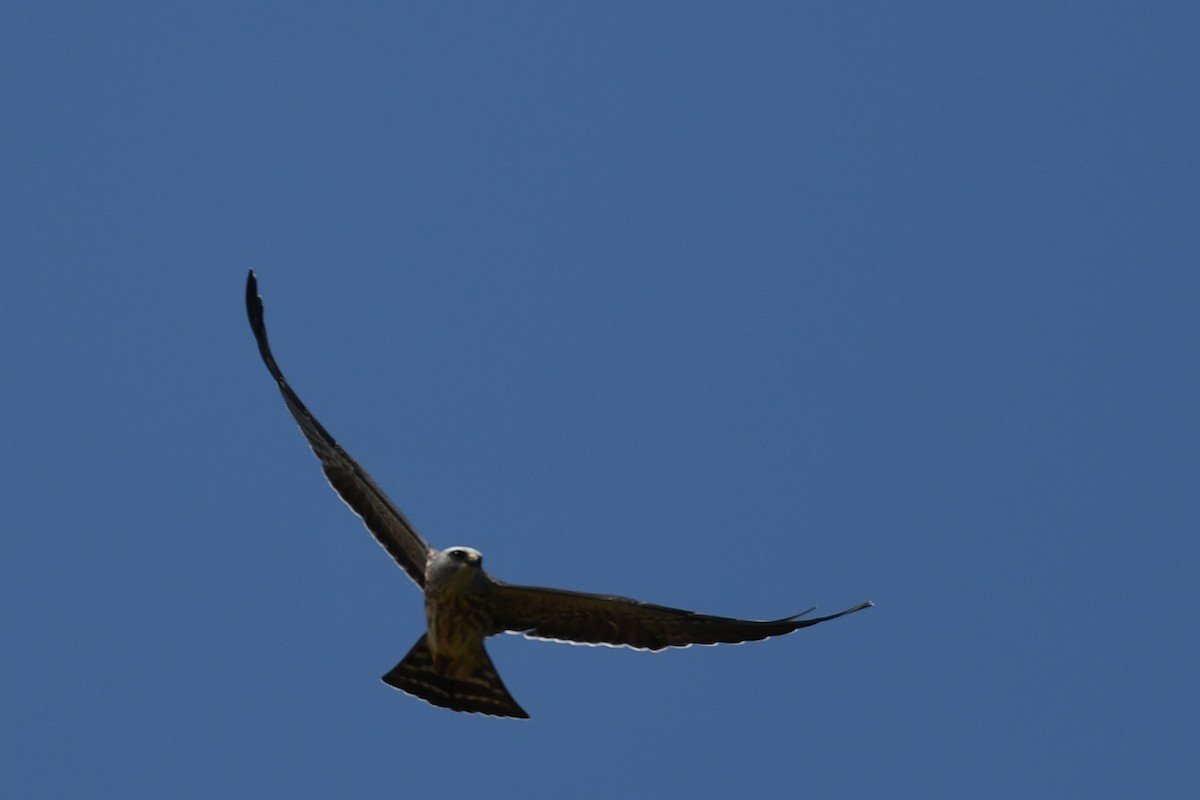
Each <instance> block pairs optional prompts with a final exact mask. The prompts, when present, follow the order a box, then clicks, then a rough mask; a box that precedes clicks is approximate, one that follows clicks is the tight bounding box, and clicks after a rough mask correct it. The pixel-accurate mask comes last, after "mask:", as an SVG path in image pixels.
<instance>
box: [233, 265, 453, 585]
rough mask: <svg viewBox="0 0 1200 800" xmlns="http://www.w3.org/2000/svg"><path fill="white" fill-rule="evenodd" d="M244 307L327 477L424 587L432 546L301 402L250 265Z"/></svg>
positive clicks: (264, 357)
mask: <svg viewBox="0 0 1200 800" xmlns="http://www.w3.org/2000/svg"><path fill="white" fill-rule="evenodd" d="M246 313H247V315H249V317H250V330H252V331H254V338H255V339H256V340H257V341H258V352H259V353H260V354H261V355H262V360H263V363H264V364H266V365H267V369H268V370H269V371H270V373H271V377H273V378H274V379H275V383H277V384H278V385H279V391H280V393H281V394H283V400H284V402H286V403H287V407H288V411H291V412H292V416H293V417H295V418H296V422H297V423H299V424H300V430H301V432H302V433H303V434H304V438H306V439H308V443H309V445H311V446H312V450H313V452H314V453H315V454H316V456H317V458H319V459H320V460H321V468H322V469H323V470H324V472H325V477H326V478H327V479H328V480H329V485H330V486H332V487H333V490H334V491H335V492H337V493H338V496H339V497H341V498H342V500H343V501H345V503H346V505H348V506H350V510H351V511H353V512H354V513H355V514H357V515H358V516H360V517H362V521H363V523H364V524H365V525H366V526H367V530H369V531H370V532H371V534H372V535H373V536H374V537H375V538H376V540H378V542H379V543H380V544H381V545H383V548H384V549H385V550H387V551H388V553H389V554H390V555H391V556H392V558H394V559H395V560H396V563H398V564H399V565H400V566H401V567H403V568H404V571H405V572H407V573H408V576H409V577H410V578H412V579H413V580H414V581H416V583H417V585H418V586H420V587H421V588H424V587H425V562H426V560H427V559H428V558H429V553H430V552H431V550H432V548H430V546H429V543H428V542H426V541H425V540H424V539H422V538H421V535H420V534H419V533H417V531H416V529H415V528H414V527H413V526H412V523H410V522H409V521H408V519H406V518H405V516H404V514H402V513H401V512H400V509H398V508H396V506H395V504H394V503H392V501H391V500H389V499H388V496H387V495H386V494H384V493H383V490H382V489H380V488H379V487H378V486H376V485H375V481H373V480H371V476H370V475H368V474H367V471H366V470H364V469H363V468H362V467H360V466H359V465H358V462H357V461H355V460H354V459H353V458H352V457H351V456H350V454H349V453H347V452H346V451H345V450H343V449H342V447H341V445H339V444H338V443H337V442H336V441H335V440H334V438H333V437H332V436H330V435H329V431H327V430H325V427H324V426H323V425H321V423H320V422H317V418H316V417H314V416H313V415H312V414H311V413H310V412H309V410H308V409H307V408H305V407H304V403H302V402H300V398H299V397H298V396H297V395H296V393H295V392H294V391H292V387H291V386H289V385H288V382H287V379H286V378H284V377H283V372H281V371H280V369H279V365H278V364H276V363H275V356H273V355H272V354H271V345H270V344H268V343H267V326H266V324H265V323H264V322H263V303H262V298H261V297H259V296H258V281H257V279H256V278H255V277H254V270H251V271H250V275H249V276H248V277H247V278H246Z"/></svg>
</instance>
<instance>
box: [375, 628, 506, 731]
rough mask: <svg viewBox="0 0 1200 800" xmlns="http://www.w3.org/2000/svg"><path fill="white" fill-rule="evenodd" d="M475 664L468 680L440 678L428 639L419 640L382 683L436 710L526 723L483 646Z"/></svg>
mask: <svg viewBox="0 0 1200 800" xmlns="http://www.w3.org/2000/svg"><path fill="white" fill-rule="evenodd" d="M476 662H477V663H476V665H475V669H474V671H473V672H472V673H471V675H470V676H469V677H467V678H464V679H458V678H451V677H448V676H446V675H443V674H442V673H440V672H438V671H437V669H436V668H435V667H434V665H433V654H432V653H431V652H430V651H429V642H428V641H427V636H422V637H421V638H420V639H418V640H417V643H416V644H415V645H413V648H412V650H409V651H408V655H406V656H405V657H404V660H403V661H401V662H400V663H399V664H397V665H396V666H395V667H393V668H392V670H391V672H389V673H388V674H386V675H384V676H383V682H384V683H386V684H387V685H388V686H394V687H395V688H397V689H399V690H400V691H402V692H408V693H409V694H411V695H413V696H414V697H419V698H421V699H422V700H424V701H425V702H427V703H431V704H433V705H435V706H442V707H444V708H450V709H453V710H455V711H469V712H473V713H476V714H491V715H493V716H496V717H520V718H521V719H528V718H529V715H528V714H527V713H525V709H523V708H521V707H520V706H519V705H517V701H516V700H513V698H512V695H510V694H509V693H508V689H506V688H505V686H504V682H503V681H502V680H500V676H499V675H498V674H497V673H496V667H495V666H494V665H493V664H492V659H491V658H490V657H489V656H488V654H487V651H486V650H484V649H483V644H482V643H480V646H479V653H478V654H477V656H476Z"/></svg>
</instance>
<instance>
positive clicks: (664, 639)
mask: <svg viewBox="0 0 1200 800" xmlns="http://www.w3.org/2000/svg"><path fill="white" fill-rule="evenodd" d="M870 606H871V603H870V601H868V602H866V603H861V604H859V605H857V606H855V607H854V608H848V609H846V610H845V611H842V612H839V613H837V614H830V615H829V616H827V617H815V618H812V619H801V617H803V616H804V615H805V614H808V613H809V611H812V609H809V611H805V612H803V613H802V614H797V615H795V616H792V617H785V618H784V619H776V620H768V621H760V620H752V619H733V618H731V617H714V616H709V615H707V614H697V613H696V612H694V611H684V610H683V609H680V608H668V607H666V606H657V605H653V604H651V603H643V602H642V601H640V600H633V599H631V598H628V597H617V596H614V595H599V594H586V593H584V592H572V591H568V590H565V589H545V588H542V587H538V586H513V585H511V584H506V583H499V582H497V583H496V586H495V590H494V594H493V610H494V613H495V616H494V621H495V630H494V631H493V633H500V632H502V631H507V632H512V633H523V634H525V635H526V636H528V637H530V638H531V639H550V640H553V641H558V642H571V643H573V644H604V645H611V646H614V647H622V646H624V647H632V648H635V649H638V650H662V649H663V648H666V647H687V646H688V645H693V644H718V643H722V642H724V643H730V644H732V643H736V642H750V641H756V640H758V639H766V638H767V637H770V636H782V635H783V634H786V633H791V632H792V631H794V630H796V629H797V628H805V627H808V626H809V625H816V624H817V623H820V622H825V621H827V620H831V619H836V618H838V617H841V616H844V615H846V614H852V613H854V612H855V611H861V610H863V609H864V608H868V607H870Z"/></svg>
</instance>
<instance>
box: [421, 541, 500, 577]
mask: <svg viewBox="0 0 1200 800" xmlns="http://www.w3.org/2000/svg"><path fill="white" fill-rule="evenodd" d="M425 577H426V581H427V582H429V583H432V584H433V585H441V586H450V585H466V584H471V583H475V582H476V581H480V580H486V577H485V576H484V574H483V554H482V553H480V552H479V551H478V550H476V549H475V548H473V547H447V548H446V549H445V550H441V551H439V552H437V553H435V554H434V556H433V558H432V559H431V560H430V562H429V566H428V567H427V568H426V570H425Z"/></svg>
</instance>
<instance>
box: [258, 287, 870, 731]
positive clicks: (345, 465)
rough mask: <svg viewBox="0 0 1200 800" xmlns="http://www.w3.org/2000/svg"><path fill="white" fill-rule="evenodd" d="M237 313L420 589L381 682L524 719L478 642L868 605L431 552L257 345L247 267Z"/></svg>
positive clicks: (340, 486) (262, 331)
mask: <svg viewBox="0 0 1200 800" xmlns="http://www.w3.org/2000/svg"><path fill="white" fill-rule="evenodd" d="M246 312H247V314H248V315H249V317H250V329H251V330H252V331H254V338H255V339H256V340H257V341H258V352H259V353H260V354H261V355H262V359H263V362H264V363H265V364H266V365H267V370H268V371H269V372H270V373H271V377H273V378H274V379H275V383H276V384H277V385H278V386H279V391H280V392H281V393H282V394H283V400H284V402H285V403H286V404H287V407H288V411H290V412H291V413H292V416H293V417H295V419H296V422H297V423H299V425H300V430H301V432H303V433H304V437H305V438H306V439H308V443H309V445H310V446H311V447H312V450H313V453H315V454H316V456H317V458H318V459H320V461H321V468H322V469H323V470H324V472H325V477H326V478H327V479H328V480H329V483H330V485H331V486H333V489H334V491H336V492H337V493H338V495H340V496H341V498H342V500H343V501H345V503H346V505H348V506H350V509H351V510H352V511H353V512H354V513H355V514H357V515H358V516H359V517H361V518H362V521H363V523H364V524H365V525H366V526H367V529H368V530H369V531H370V532H371V534H372V535H373V536H374V537H375V538H376V539H377V540H378V541H379V544H381V545H383V548H384V549H385V550H387V552H388V553H389V554H390V555H391V557H392V558H393V559H395V560H396V563H397V564H399V565H400V567H401V568H402V569H403V570H404V571H405V572H406V573H408V577H410V578H412V579H413V581H414V582H415V583H416V584H417V586H419V587H420V588H421V589H422V590H423V591H424V593H425V621H426V626H427V630H426V632H425V634H424V635H423V636H421V638H420V639H418V640H417V643H416V644H415V645H413V648H412V649H411V650H410V651H409V653H408V655H406V656H405V657H404V659H403V660H402V661H400V663H399V664H397V665H396V666H395V667H394V668H393V669H392V670H391V671H390V672H388V673H387V674H386V675H384V676H383V681H384V682H385V683H387V684H389V685H391V686H394V687H395V688H397V689H400V690H401V691H404V692H408V693H409V694H411V695H415V696H416V697H419V698H421V699H422V700H425V701H427V702H429V703H431V704H433V705H435V706H443V707H445V708H450V709H453V710H455V711H468V712H474V713H480V714H491V715H494V716H497V717H521V718H528V716H529V715H528V714H527V713H526V712H525V710H524V709H523V708H521V706H519V705H518V704H517V702H516V701H515V700H514V699H513V698H512V695H510V694H509V693H508V689H507V688H505V686H504V682H503V681H501V680H500V676H499V674H497V672H496V668H495V666H493V664H492V660H491V658H490V657H489V656H488V654H487V650H485V649H484V644H483V640H484V639H485V638H487V637H488V636H493V635H495V634H498V633H506V632H507V633H521V634H524V635H525V636H527V637H529V638H531V639H549V640H552V641H559V642H570V643H573V644H593V645H595V644H602V645H609V646H613V647H632V648H635V649H638V650H662V649H664V648H667V647H687V646H688V645H693V644H717V643H721V642H725V643H736V642H748V641H756V640H759V639H766V638H768V637H770V636H782V635H784V634H787V633H791V632H792V631H794V630H796V629H798V628H805V627H808V626H809V625H816V624H818V623H821V622H826V621H828V620H831V619H836V618H838V617H841V616H845V615H846V614H852V613H854V612H855V611H861V610H862V609H864V608H868V607H870V606H871V603H870V601H868V602H865V603H860V604H859V605H857V606H854V607H853V608H848V609H846V610H845V611H842V612H839V613H837V614H830V615H829V616H827V617H816V618H809V619H802V617H804V616H805V615H807V614H808V613H809V612H811V611H812V610H813V609H809V610H808V611H805V612H803V613H801V614H797V615H794V616H791V617H784V618H783V619H776V620H770V621H759V620H747V619H733V618H730V617H715V616H710V615H707V614H697V613H695V612H693V611H684V610H682V609H678V608H668V607H666V606H659V605H653V604H651V603H644V602H642V601H640V600H633V599H630V598H628V597H617V596H614V595H600V594H586V593H584V592H573V591H569V590H566V589H546V588H542V587H538V586H515V585H512V584H508V583H503V582H501V581H499V580H496V579H495V578H493V577H492V576H491V575H489V574H488V573H487V572H485V571H484V569H483V556H482V555H481V554H480V553H479V551H478V550H475V549H473V548H470V547H450V548H447V549H445V550H436V549H434V548H433V547H430V546H429V544H428V543H427V542H426V541H425V539H423V538H422V537H421V535H420V534H419V533H417V530H416V528H414V527H413V525H412V523H411V522H409V521H408V518H407V517H405V516H404V514H403V513H402V512H401V511H400V509H399V508H397V507H396V505H395V504H394V503H393V502H392V501H391V500H390V499H388V496H387V495H386V494H384V493H383V490H382V489H380V488H379V486H378V485H376V483H375V481H374V480H372V479H371V476H370V475H368V474H367V472H366V470H364V469H363V468H362V467H361V466H359V464H358V462H357V461H355V460H354V459H353V458H352V457H351V456H350V454H349V453H347V452H346V451H345V450H343V449H342V447H341V445H339V444H338V443H337V442H336V441H335V440H334V438H333V437H332V436H330V435H329V432H328V431H327V430H325V427H324V426H323V425H321V423H320V422H318V421H317V418H316V417H314V416H313V415H312V414H311V413H310V412H309V410H308V409H307V408H306V407H305V406H304V403H302V402H301V401H300V398H299V396H297V395H296V393H295V392H294V391H293V390H292V387H291V386H290V385H289V384H288V382H287V379H286V378H284V377H283V373H282V372H281V371H280V369H279V365H278V364H276V363H275V357H274V356H273V355H272V354H271V347H270V345H269V344H268V343H267V329H266V325H265V324H264V322H263V303H262V298H260V297H259V296H258V282H257V280H256V278H255V276H254V271H253V270H251V271H250V274H249V276H248V278H247V280H246Z"/></svg>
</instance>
